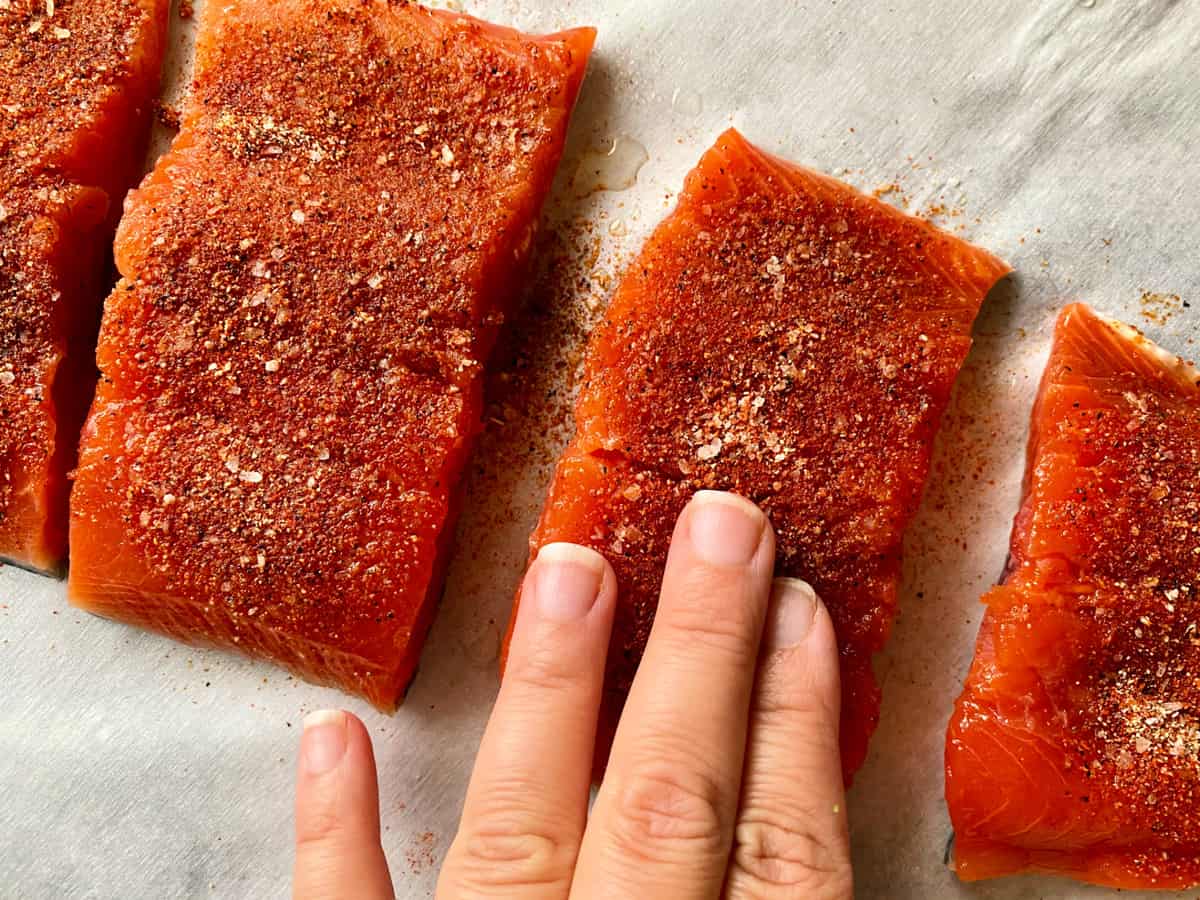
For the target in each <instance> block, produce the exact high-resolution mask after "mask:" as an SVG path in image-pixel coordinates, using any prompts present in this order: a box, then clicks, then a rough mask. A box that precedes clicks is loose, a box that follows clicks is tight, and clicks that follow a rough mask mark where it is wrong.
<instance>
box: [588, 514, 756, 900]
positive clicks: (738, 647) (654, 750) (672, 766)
mask: <svg viewBox="0 0 1200 900" xmlns="http://www.w3.org/2000/svg"><path fill="white" fill-rule="evenodd" d="M774 557H775V539H774V535H773V534H772V532H771V527H770V525H769V524H768V523H767V519H766V517H765V516H764V515H763V514H762V512H761V511H760V510H759V509H758V508H757V507H756V506H754V504H752V503H751V502H750V501H749V500H746V499H744V498H742V497H737V496H735V495H733V494H722V493H717V492H715V491H702V492H700V493H698V494H697V495H696V496H695V497H694V498H693V499H692V502H691V503H690V504H688V506H687V508H686V509H685V510H684V511H683V513H682V515H681V516H680V518H679V522H678V523H677V524H676V527H675V533H674V536H673V537H672V539H671V550H670V553H669V556H668V559H667V567H666V572H665V573H664V576H663V588H662V597H661V599H660V601H659V606H658V611H657V614H656V617H655V620H654V625H653V628H652V629H651V633H650V640H649V642H648V644H647V646H646V653H645V655H644V656H643V658H642V662H641V665H640V667H639V668H638V673H637V675H636V676H635V678H634V682H633V687H632V689H631V691H630V694H629V701H628V703H627V704H626V706H625V711H624V713H623V715H622V717H621V722H620V724H619V725H618V726H617V735H616V739H615V741H614V744H613V751H612V756H611V758H610V759H609V763H608V769H607V772H606V774H605V777H604V783H603V784H602V785H601V788H600V792H599V794H598V796H597V798H596V804H595V807H594V808H593V810H592V818H591V820H590V821H589V823H588V829H587V832H586V834H585V835H584V841H583V847H582V849H581V851H580V856H579V863H578V866H577V868H576V876H575V883H576V888H575V889H574V890H573V891H572V894H571V896H572V898H587V900H593V898H599V897H618V896H619V897H671V898H679V900H685V898H691V897H713V896H716V894H717V893H718V892H719V891H720V889H721V885H722V884H723V882H724V877H725V869H726V866H727V864H728V861H729V851H730V847H731V845H732V841H733V826H734V818H735V813H736V811H737V797H738V788H739V784H740V782H741V776H742V757H743V753H744V750H745V743H746V722H747V715H748V709H749V705H750V696H751V691H752V688H753V684H754V668H755V661H756V659H757V657H758V643H759V638H760V635H761V632H762V625H763V619H764V617H765V613H766V607H767V598H768V594H769V591H770V584H771V570H772V567H773V565H774Z"/></svg>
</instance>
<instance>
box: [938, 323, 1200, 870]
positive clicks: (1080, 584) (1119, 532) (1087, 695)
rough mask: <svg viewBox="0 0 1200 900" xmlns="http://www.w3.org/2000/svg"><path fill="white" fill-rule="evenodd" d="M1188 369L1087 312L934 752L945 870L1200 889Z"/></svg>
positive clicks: (1069, 329) (1198, 671) (1066, 354)
mask: <svg viewBox="0 0 1200 900" xmlns="http://www.w3.org/2000/svg"><path fill="white" fill-rule="evenodd" d="M1198 436H1200V372H1198V371H1197V370H1196V369H1194V368H1192V367H1191V366H1189V365H1186V364H1184V363H1181V362H1180V361H1179V360H1178V359H1176V358H1175V357H1173V356H1171V355H1170V354H1168V353H1166V352H1165V351H1163V350H1161V349H1160V348H1158V347H1156V346H1155V345H1153V344H1152V343H1150V342H1149V341H1148V340H1146V339H1145V338H1144V337H1142V336H1141V335H1139V334H1138V333H1137V332H1136V331H1134V329H1132V328H1130V327H1128V326H1126V325H1122V324H1120V323H1117V322H1112V321H1108V320H1106V319H1102V318H1101V317H1099V316H1097V315H1096V314H1095V313H1093V312H1092V311H1091V310H1090V309H1088V308H1087V307H1086V306H1083V305H1074V306H1070V307H1068V308H1067V309H1066V310H1064V311H1063V313H1062V315H1061V316H1060V318H1059V320H1058V325H1057V327H1056V329H1055V335H1054V344H1053V348H1052V350H1051V353H1050V360H1049V362H1048V363H1047V365H1046V371H1045V375H1044V377H1043V380H1042V384H1041V390H1040V393H1039V395H1038V400H1037V404H1036V406H1035V408H1034V413H1033V424H1032V428H1031V433H1030V438H1029V463H1028V468H1027V470H1026V479H1025V497H1024V502H1023V503H1022V506H1021V510H1020V512H1019V513H1018V515H1017V518H1016V523H1015V525H1014V528H1013V534H1012V549H1011V555H1010V561H1009V565H1008V569H1007V572H1006V575H1005V578H1004V581H1003V583H1002V584H1001V585H1000V586H999V587H997V588H994V589H993V590H992V591H991V592H989V593H988V594H987V595H986V596H985V597H984V602H985V603H986V604H987V611H986V613H985V615H984V621H983V625H982V627H981V629H980V632H979V641H978V645H977V647H976V651H975V661H974V664H973V665H972V666H971V671H970V673H969V674H968V676H967V682H966V687H965V688H964V690H963V693H962V696H961V697H960V698H959V700H958V703H957V705H956V706H955V710H954V717H953V719H952V720H951V722H950V730H949V734H948V736H947V739H946V800H947V803H948V804H949V807H950V815H951V818H952V819H953V822H954V829H955V844H954V862H955V867H956V869H957V871H958V874H959V877H961V878H963V879H965V880H976V879H981V878H992V877H996V876H999V875H1007V874H1011V873H1014V872H1022V871H1041V872H1050V873H1055V874H1059V875H1067V876H1070V877H1072V878H1077V879H1079V880H1081V881H1089V882H1095V883H1097V884H1104V885H1110V886H1112V887H1120V888H1174V889H1182V888H1188V887H1195V886H1196V885H1198V884H1200V681H1198V680H1197V676H1198V675H1200V634H1198V633H1197V627H1198V626H1197V616H1196V612H1197V602H1198V599H1197V595H1196V592H1197V590H1200V441H1197V437H1198Z"/></svg>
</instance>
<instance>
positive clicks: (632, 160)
mask: <svg viewBox="0 0 1200 900" xmlns="http://www.w3.org/2000/svg"><path fill="white" fill-rule="evenodd" d="M649 160H650V154H649V153H647V152H646V148H645V147H643V146H642V145H641V144H640V143H638V142H637V141H635V140H634V139H633V138H631V137H629V136H628V135H624V134H621V135H617V137H615V138H613V140H612V143H611V145H609V146H608V147H605V148H602V149H599V150H590V151H588V152H587V153H585V154H584V155H583V158H582V159H581V160H580V161H579V167H578V168H577V169H576V170H575V177H574V178H572V180H571V184H572V186H573V187H574V189H575V193H576V195H577V196H580V197H586V196H588V195H589V194H594V193H596V192H597V191H627V190H629V189H630V188H631V187H633V186H634V185H635V184H637V177H638V172H640V171H641V170H642V166H644V165H645V164H646V163H647V162H649Z"/></svg>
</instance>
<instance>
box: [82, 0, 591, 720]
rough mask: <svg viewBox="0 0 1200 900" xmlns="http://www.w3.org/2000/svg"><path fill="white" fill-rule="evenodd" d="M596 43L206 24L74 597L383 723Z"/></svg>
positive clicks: (104, 383)
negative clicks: (274, 668)
mask: <svg viewBox="0 0 1200 900" xmlns="http://www.w3.org/2000/svg"><path fill="white" fill-rule="evenodd" d="M593 39H594V32H592V31H591V30H578V31H572V32H567V33H564V34H561V35H555V36H552V37H544V38H541V37H539V38H533V37H527V36H524V35H521V34H518V33H517V32H514V31H510V30H507V29H501V28H497V27H494V26H491V25H486V24H484V23H482V22H479V21H476V20H474V19H470V18H467V17H464V16H457V15H451V14H446V13H433V12H430V11H428V10H425V9H423V8H421V7H419V6H416V5H414V4H409V3H400V2H386V0H253V2H252V0H243V2H225V3H208V4H206V5H205V7H204V12H203V17H202V19H201V22H200V30H199V36H198V43H197V49H196V75H195V82H194V85H193V90H192V95H191V99H190V101H189V105H188V107H187V109H186V110H185V112H184V116H183V123H182V130H181V132H180V134H179V136H178V137H177V139H176V140H175V142H174V144H173V146H172V147H171V149H170V151H169V152H168V153H167V154H166V155H165V156H164V157H163V159H161V160H160V162H159V163H158V165H157V167H156V168H155V170H154V171H153V173H151V175H150V176H148V177H147V179H146V180H145V182H144V183H143V184H142V186H141V187H140V188H139V189H138V190H137V191H136V192H135V193H134V194H132V195H131V199H130V203H129V209H128V212H127V214H126V216H125V218H124V219H123V220H122V224H121V228H120V232H119V234H118V238H117V263H118V267H119V269H120V272H121V275H122V276H123V278H122V280H121V282H120V283H119V284H118V286H117V288H116V290H115V291H114V293H113V294H112V296H111V297H110V298H109V300H108V304H107V306H106V309H105V314H104V322H103V326H102V330H101V335H100V345H99V352H98V359H99V365H100V370H101V373H102V377H101V382H100V385H99V388H98V391H97V397H96V401H95V404H94V406H93V408H92V413H91V416H90V418H89V420H88V424H87V426H86V429H85V434H84V440H83V446H82V448H81V451H80V461H79V470H78V475H77V479H76V483H75V488H74V492H73V494H72V502H71V570H70V584H69V588H70V594H71V597H72V600H73V601H74V602H75V603H76V604H78V605H79V606H82V607H84V608H86V609H90V610H93V611H95V612H98V613H101V614H103V615H106V616H111V617H113V618H117V619H122V620H124V621H127V622H131V623H134V624H137V625H141V626H144V627H147V628H151V629H155V630H157V631H160V632H163V633H166V634H168V635H170V636H173V637H175V638H178V639H181V640H186V641H190V642H197V643H206V644H215V645H220V646H226V647H231V648H238V649H240V650H242V651H244V652H246V653H248V654H251V655H254V656H259V657H264V658H267V659H270V660H273V661H275V662H277V663H279V664H281V665H284V666H287V667H288V668H290V669H292V670H293V671H294V672H296V673H298V674H299V675H301V676H303V677H305V678H308V679H311V680H313V681H317V682H322V683H328V684H332V685H336V686H338V687H341V688H343V689H344V690H346V691H349V692H352V693H356V694H359V695H361V696H363V697H365V698H366V699H368V700H369V701H370V702H372V703H374V704H375V705H376V706H378V707H380V708H381V709H385V710H388V709H392V708H394V707H395V706H396V704H397V703H398V702H399V699H400V696H401V694H402V692H403V690H404V689H405V687H406V686H407V684H408V682H409V680H410V678H411V676H412V674H413V671H414V669H415V667H416V664H417V658H418V654H419V651H420V648H421V644H422V642H423V640H424V636H425V632H426V631H427V629H428V626H429V623H430V620H431V618H432V614H433V608H434V605H435V602H436V599H437V596H438V594H439V592H440V589H441V576H442V570H443V568H444V565H445V559H446V550H447V547H448V545H449V543H450V541H451V539H452V536H453V523H454V512H455V508H456V496H457V493H458V490H457V485H458V482H459V476H460V474H461V471H462V469H463V466H464V464H465V462H466V459H467V454H468V451H469V449H470V446H471V443H472V441H473V439H474V436H475V433H476V431H477V429H478V422H479V419H480V415H481V405H482V404H481V387H480V385H481V379H482V370H483V364H484V362H485V361H486V360H487V358H488V355H489V352H490V350H491V347H492V343H493V341H494V338H495V334H496V330H497V328H498V327H499V325H500V322H501V320H502V319H503V317H504V315H505V313H506V311H507V310H508V308H509V306H510V303H511V302H512V300H513V297H514V294H515V292H516V290H517V288H518V287H519V285H520V277H521V273H522V263H523V260H524V258H525V256H526V254H527V250H528V248H529V245H530V240H531V235H532V232H533V230H534V228H535V226H536V221H537V217H538V215H539V211H540V207H541V205H542V201H543V199H544V197H545V195H546V193H547V191H548V189H549V186H550V182H551V180H552V178H553V176H554V171H555V167H556V166H557V164H558V160H559V157H560V155H561V152H562V147H563V143H564V140H565V134H566V129H567V122H568V118H569V115H570V111H571V109H572V106H573V104H574V101H575V97H576V95H577V93H578V90H579V87H580V83H581V81H582V78H583V74H584V68H585V65H586V62H587V58H588V54H589V52H590V50H591V45H592V41H593Z"/></svg>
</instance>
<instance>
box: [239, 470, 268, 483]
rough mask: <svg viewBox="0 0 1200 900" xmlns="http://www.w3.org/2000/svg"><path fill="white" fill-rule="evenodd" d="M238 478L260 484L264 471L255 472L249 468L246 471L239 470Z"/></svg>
mask: <svg viewBox="0 0 1200 900" xmlns="http://www.w3.org/2000/svg"><path fill="white" fill-rule="evenodd" d="M238 478H240V479H241V480H242V481H246V482H249V483H250V484H258V483H259V482H260V481H262V480H263V477H262V472H253V471H250V470H249V469H247V470H246V471H244V472H238Z"/></svg>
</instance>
